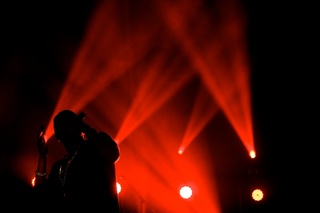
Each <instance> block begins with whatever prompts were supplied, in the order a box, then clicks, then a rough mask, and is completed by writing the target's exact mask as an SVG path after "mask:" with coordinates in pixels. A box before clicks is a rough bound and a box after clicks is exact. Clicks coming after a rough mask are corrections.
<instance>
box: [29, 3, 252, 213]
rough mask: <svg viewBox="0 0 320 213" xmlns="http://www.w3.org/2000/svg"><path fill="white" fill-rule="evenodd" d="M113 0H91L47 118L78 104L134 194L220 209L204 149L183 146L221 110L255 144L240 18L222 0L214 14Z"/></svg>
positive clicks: (165, 205)
mask: <svg viewBox="0 0 320 213" xmlns="http://www.w3.org/2000/svg"><path fill="white" fill-rule="evenodd" d="M120 2H122V1H120ZM120 2H118V1H102V2H101V4H100V5H98V7H97V10H96V11H95V13H94V14H93V16H92V19H91V22H90V25H88V29H87V33H86V35H85V37H84V40H83V43H82V45H81V47H80V48H79V52H78V53H77V55H76V56H75V58H74V62H73V66H72V67H71V70H70V73H69V76H68V78H67V80H66V82H65V84H64V87H63V89H62V92H61V95H60V99H59V101H58V103H57V105H56V107H55V110H54V112H53V113H52V118H53V116H54V115H55V114H56V113H57V112H59V111H60V110H61V109H65V108H69V109H72V110H74V111H76V112H80V111H82V110H83V111H85V112H86V114H87V115H88V118H86V119H88V121H89V123H90V122H92V123H94V125H95V126H96V127H97V128H98V130H104V131H107V132H108V133H109V134H110V135H111V136H113V137H114V138H115V140H116V141H117V143H118V144H119V146H120V149H121V157H120V160H119V161H118V162H117V164H116V166H117V173H118V174H121V175H122V174H124V175H125V176H126V177H127V181H128V183H130V185H131V186H134V189H135V190H134V191H135V192H134V194H135V195H137V197H139V199H140V198H146V197H147V198H148V199H150V200H152V205H153V206H157V207H159V208H160V209H164V210H166V211H167V212H184V213H188V212H216V213H219V212H221V206H220V200H219V197H218V192H217V191H216V180H215V178H214V177H212V174H211V173H210V172H209V168H210V167H211V165H209V163H208V162H207V161H206V159H203V158H201V157H202V156H203V153H208V152H209V150H204V149H205V148H203V149H199V150H194V153H196V154H194V155H199V156H193V155H191V154H190V155H186V151H187V150H188V148H189V147H190V144H191V143H196V141H195V139H196V138H197V137H198V136H199V134H200V133H201V131H202V130H203V129H204V128H206V127H207V125H208V123H209V122H210V121H211V120H212V119H214V117H215V115H216V114H217V112H218V111H219V110H221V111H222V112H223V113H224V114H225V115H226V117H227V119H228V121H229V122H230V123H231V125H232V127H233V128H234V131H235V132H236V133H237V134H238V136H239V138H240V139H241V141H242V142H243V145H244V147H245V148H246V149H247V150H248V152H249V151H250V150H252V149H254V141H253V130H252V121H251V119H252V117H251V116H252V115H251V102H250V98H251V96H250V83H249V75H250V73H249V68H248V64H247V60H248V59H247V54H246V43H245V35H244V31H245V20H244V18H245V17H244V16H243V14H242V13H241V11H239V10H238V9H239V8H240V7H238V5H237V4H236V3H237V2H236V1H226V3H224V1H222V2H220V3H221V5H218V6H217V11H219V12H220V15H221V17H214V14H213V13H210V11H206V10H204V8H202V7H201V4H200V3H203V2H201V1H197V2H198V3H194V1H179V4H174V3H169V2H167V1H161V0H159V1H155V3H148V4H150V5H147V6H149V7H148V9H147V10H145V9H144V7H147V6H146V5H139V4H137V5H135V7H134V8H132V7H131V6H132V5H130V1H124V2H122V3H120ZM152 2H153V1H152ZM191 2H192V3H191ZM224 4H226V5H224ZM233 4H235V5H233ZM140 7H141V8H140ZM128 8H131V9H130V10H129V9H128ZM142 9H144V10H143V11H144V12H143V13H141V10H142ZM212 16H213V17H212ZM194 79H197V80H199V82H200V83H199V84H200V86H198V87H195V88H196V89H197V91H196V92H195V98H194V99H192V100H191V101H190V97H189V96H191V95H190V94H182V92H181V91H182V90H183V89H185V88H187V87H190V84H191V83H192V82H193V81H194ZM184 95H185V96H187V97H188V99H184V98H183V97H184ZM52 118H51V119H50V122H49V124H48V127H47V130H46V132H47V134H46V136H47V137H48V138H50V137H51V136H52V135H53V124H52ZM201 139H202V138H200V139H199V140H201ZM203 140H205V139H203ZM177 149H178V150H179V151H178V152H179V154H180V155H179V154H177ZM239 152H240V151H239ZM195 159H197V160H195ZM33 160H34V159H33ZM219 163H221V162H219ZM222 164H223V162H222ZM33 168H36V167H35V166H34V167H33ZM31 171H34V169H31ZM213 175H215V174H213ZM186 179H187V180H192V182H195V183H197V190H196V191H194V189H193V188H192V198H193V201H192V202H190V203H188V205H186V204H185V202H183V201H184V200H181V199H180V197H179V196H178V195H177V193H176V192H177V190H176V189H177V186H178V185H179V184H180V182H181V181H182V180H186ZM118 190H119V189H118ZM119 192H120V191H119ZM122 192H124V188H122Z"/></svg>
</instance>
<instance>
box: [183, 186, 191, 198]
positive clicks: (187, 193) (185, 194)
mask: <svg viewBox="0 0 320 213" xmlns="http://www.w3.org/2000/svg"><path fill="white" fill-rule="evenodd" d="M180 196H181V197H182V198H183V199H189V198H190V197H191V196H192V189H191V188H190V187H189V186H183V187H181V188H180Z"/></svg>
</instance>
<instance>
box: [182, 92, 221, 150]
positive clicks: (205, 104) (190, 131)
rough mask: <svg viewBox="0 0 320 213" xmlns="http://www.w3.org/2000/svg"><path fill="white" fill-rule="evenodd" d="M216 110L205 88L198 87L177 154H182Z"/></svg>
mask: <svg viewBox="0 0 320 213" xmlns="http://www.w3.org/2000/svg"><path fill="white" fill-rule="evenodd" d="M218 110H219V108H218V106H217V104H216V103H215V102H214V100H213V99H212V97H211V95H210V93H209V92H208V91H207V90H206V88H204V87H203V86H200V88H199V90H198V93H197V96H196V99H195V101H194V106H193V109H192V112H191V115H190V118H189V121H188V125H187V128H186V130H185V134H184V136H183V139H182V141H181V143H180V146H179V149H178V153H179V154H183V152H184V151H185V150H186V149H187V147H188V146H189V145H190V143H191V142H192V141H193V140H194V139H195V138H196V137H197V136H198V134H199V133H200V132H201V130H203V128H205V126H206V125H207V124H208V122H209V121H210V120H211V119H212V118H213V117H214V115H215V114H216V113H217V112H218Z"/></svg>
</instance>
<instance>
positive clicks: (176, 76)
mask: <svg viewBox="0 0 320 213" xmlns="http://www.w3.org/2000/svg"><path fill="white" fill-rule="evenodd" d="M169 45H170V44H169ZM163 46H165V45H163V44H162V45H161V48H163ZM157 55H158V56H156V57H155V58H154V59H153V60H152V61H151V62H150V64H148V65H147V67H146V73H145V75H144V77H143V78H142V79H141V80H140V85H139V86H138V91H137V94H136V96H135V97H134V100H133V103H132V104H131V107H130V109H129V110H128V112H127V114H126V117H125V120H124V121H123V123H122V125H121V127H120V129H119V132H118V134H117V136H116V140H117V141H118V143H121V142H122V141H123V140H124V139H125V138H126V137H127V136H128V135H129V134H130V133H132V132H133V131H134V130H135V129H136V128H137V127H138V126H139V125H140V124H141V123H142V122H143V121H145V120H146V119H147V118H148V117H149V116H150V115H151V114H152V113H153V112H155V111H156V110H157V109H159V108H160V107H161V105H162V104H164V103H165V102H166V101H168V100H169V99H170V98H171V97H172V96H173V95H174V94H175V93H176V92H177V91H178V90H179V89H181V87H183V86H184V85H185V84H186V83H187V82H188V81H190V79H191V77H193V76H194V72H192V70H188V69H189V68H188V67H185V64H186V62H185V61H184V60H183V58H181V57H179V55H178V54H177V55H176V56H175V55H172V54H170V51H168V49H167V48H164V49H159V50H158V51H157ZM164 66H165V67H164ZM179 70H182V72H178V71H179Z"/></svg>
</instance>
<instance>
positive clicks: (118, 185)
mask: <svg viewBox="0 0 320 213" xmlns="http://www.w3.org/2000/svg"><path fill="white" fill-rule="evenodd" d="M117 192H118V194H119V193H120V192H121V185H120V183H118V182H117Z"/></svg>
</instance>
